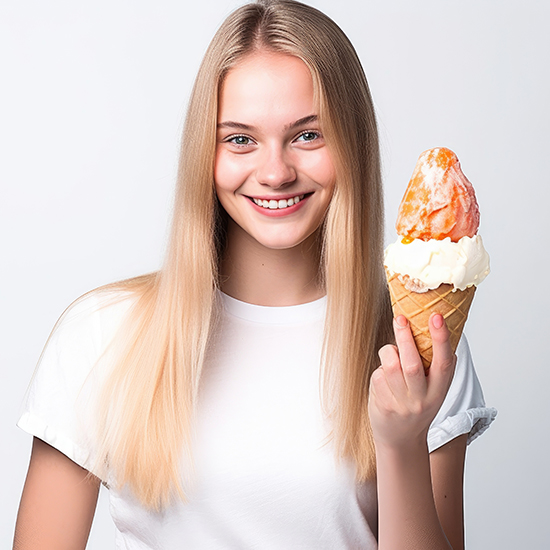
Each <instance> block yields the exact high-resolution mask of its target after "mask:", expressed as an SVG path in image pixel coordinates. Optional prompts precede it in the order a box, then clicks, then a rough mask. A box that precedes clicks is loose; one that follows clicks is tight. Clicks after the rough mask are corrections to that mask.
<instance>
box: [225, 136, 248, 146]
mask: <svg viewBox="0 0 550 550" xmlns="http://www.w3.org/2000/svg"><path fill="white" fill-rule="evenodd" d="M225 141H226V142H227V143H234V144H235V145H239V146H241V147H242V146H244V145H250V144H251V143H252V140H251V139H250V138H249V137H248V136H242V135H241V136H230V137H228V138H227V139H226V140H225Z"/></svg>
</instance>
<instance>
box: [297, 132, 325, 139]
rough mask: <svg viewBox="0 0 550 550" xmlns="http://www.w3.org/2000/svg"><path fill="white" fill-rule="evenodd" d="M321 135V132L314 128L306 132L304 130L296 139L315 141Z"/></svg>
mask: <svg viewBox="0 0 550 550" xmlns="http://www.w3.org/2000/svg"><path fill="white" fill-rule="evenodd" d="M320 137H321V134H320V133H319V132H313V131H312V130H307V131H305V132H302V133H301V134H300V135H299V136H298V137H297V138H296V141H315V140H316V139H318V138H320Z"/></svg>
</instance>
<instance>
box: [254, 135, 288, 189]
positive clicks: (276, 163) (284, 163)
mask: <svg viewBox="0 0 550 550" xmlns="http://www.w3.org/2000/svg"><path fill="white" fill-rule="evenodd" d="M258 160H259V164H258V167H257V169H256V178H257V180H258V183H260V184H262V185H268V186H269V187H272V188H274V189H277V188H279V187H282V186H283V185H285V184H286V183H292V182H294V181H296V170H295V168H294V166H293V163H292V161H291V160H290V158H288V154H286V153H285V151H284V149H283V148H282V147H280V146H276V145H273V146H270V147H266V149H265V150H264V152H263V154H262V155H260V158H259V159H258Z"/></svg>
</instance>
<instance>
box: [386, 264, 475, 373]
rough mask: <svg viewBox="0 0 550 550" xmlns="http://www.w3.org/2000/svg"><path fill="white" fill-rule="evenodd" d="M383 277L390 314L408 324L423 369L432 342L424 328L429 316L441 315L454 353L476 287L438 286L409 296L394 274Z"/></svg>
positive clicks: (428, 362) (427, 361) (429, 355)
mask: <svg viewBox="0 0 550 550" xmlns="http://www.w3.org/2000/svg"><path fill="white" fill-rule="evenodd" d="M386 274H387V277H388V286H389V289H390V297H391V303H392V308H393V314H394V316H397V315H404V316H405V317H406V318H407V319H408V320H409V323H410V325H411V329H412V333H413V336H414V340H415V342H416V346H417V347H418V351H419V353H420V357H421V358H422V363H423V364H424V368H425V369H428V368H429V367H430V365H431V363H432V356H433V353H432V339H431V336H430V331H429V328H428V319H429V318H430V315H431V314H432V313H434V312H435V313H440V314H441V315H443V318H444V319H445V322H446V323H447V328H448V329H449V332H450V333H451V337H450V340H451V346H452V348H453V352H454V351H456V347H457V346H458V341H459V340H460V336H461V334H462V329H463V328H464V324H465V323H466V319H467V317H468V311H469V309H470V305H471V303H472V300H473V298H474V293H475V289H476V287H475V286H471V287H468V288H466V289H465V290H455V291H453V286H452V285H448V284H442V285H440V286H439V287H438V288H436V289H435V290H428V291H427V292H421V293H420V292H412V291H411V290H408V289H407V288H405V286H404V284H403V283H402V282H401V281H400V280H399V275H398V274H397V273H395V274H393V275H390V274H389V273H388V272H386Z"/></svg>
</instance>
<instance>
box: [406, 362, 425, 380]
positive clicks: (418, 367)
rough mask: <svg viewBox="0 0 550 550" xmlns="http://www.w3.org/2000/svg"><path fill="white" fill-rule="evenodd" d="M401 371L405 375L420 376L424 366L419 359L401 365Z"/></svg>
mask: <svg viewBox="0 0 550 550" xmlns="http://www.w3.org/2000/svg"><path fill="white" fill-rule="evenodd" d="M403 372H404V373H405V374H406V375H407V376H411V377H413V376H420V374H421V373H422V374H424V367H423V366H422V363H421V362H420V361H418V362H414V363H411V364H409V365H406V366H404V367H403Z"/></svg>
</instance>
